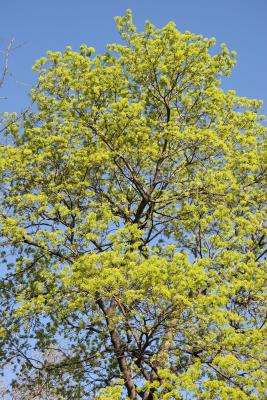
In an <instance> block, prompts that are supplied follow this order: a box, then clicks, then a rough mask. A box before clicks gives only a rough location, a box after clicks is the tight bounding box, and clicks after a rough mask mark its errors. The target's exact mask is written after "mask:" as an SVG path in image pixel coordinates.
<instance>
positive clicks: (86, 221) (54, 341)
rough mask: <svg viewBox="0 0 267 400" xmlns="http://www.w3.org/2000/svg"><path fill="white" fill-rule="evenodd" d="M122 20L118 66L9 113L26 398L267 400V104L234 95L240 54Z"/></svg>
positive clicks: (18, 353)
mask: <svg viewBox="0 0 267 400" xmlns="http://www.w3.org/2000/svg"><path fill="white" fill-rule="evenodd" d="M116 22H117V26H118V29H119V32H120V34H121V37H122V42H121V43H122V44H112V45H109V46H108V49H107V52H106V53H105V54H104V55H102V56H99V55H97V56H93V53H94V49H93V48H91V47H89V48H88V47H87V46H86V45H82V46H81V48H80V52H76V51H73V50H72V49H71V48H70V47H67V48H66V49H65V51H64V52H63V53H61V52H48V53H47V57H46V58H41V59H40V60H39V61H37V63H36V64H35V66H34V70H36V71H37V72H38V74H39V78H38V83H37V84H36V86H35V87H34V88H33V90H32V92H31V96H32V100H33V103H34V107H33V111H31V112H29V113H28V114H25V115H24V118H23V121H22V122H21V123H19V122H17V121H16V116H14V115H11V116H7V122H8V126H7V128H6V135H7V136H8V139H6V140H5V144H4V141H2V145H1V147H0V152H1V161H0V174H1V189H0V191H1V193H0V194H1V197H0V235H1V246H2V253H1V257H2V269H3V271H4V277H2V280H1V307H2V312H1V317H0V318H1V328H0V341H1V346H2V350H1V360H2V361H1V362H2V365H3V366H4V365H5V363H13V365H14V367H15V368H16V370H17V372H16V373H17V378H16V382H15V383H14V392H13V396H17V397H13V398H17V399H26V398H27V399H29V398H30V393H31V396H33V397H32V398H34V399H73V400H77V399H78V400H79V399H97V400H120V399H136V400H137V399H144V400H145V399H147V400H152V399H154V400H155V399H160V400H163V399H164V400H167V399H184V400H185V399H199V400H202V399H203V400H208V399H212V400H214V399H218V400H229V399H231V400H248V399H250V400H253V399H264V379H265V375H264V359H263V357H264V342H263V337H264V323H265V320H266V308H265V306H264V290H263V287H264V254H265V251H266V250H265V243H266V225H265V217H266V205H265V204H264V197H265V184H264V178H265V177H266V165H265V164H266V163H265V161H266V129H265V127H264V125H263V124H262V122H261V119H262V117H261V116H260V115H259V113H258V110H259V108H260V106H261V103H260V102H259V101H257V100H248V99H247V98H244V97H238V96H237V95H236V94H235V92H234V91H228V92H225V91H224V90H223V89H222V88H221V86H220V83H221V81H220V79H221V77H224V76H227V75H229V74H230V72H231V69H232V67H233V65H234V64H235V54H234V53H231V52H229V51H228V49H227V47H226V46H225V45H222V47H221V51H220V52H219V53H217V54H215V52H214V51H210V48H211V47H212V46H213V45H214V44H215V40H214V39H206V38H203V37H202V36H201V35H195V34H192V33H190V32H185V33H181V32H179V31H178V30H177V29H176V27H175V25H174V23H172V22H171V23H169V24H167V25H166V26H165V27H164V28H162V29H156V28H155V27H154V26H153V25H152V24H151V23H149V22H147V23H146V24H145V27H144V31H143V32H141V33H137V32H136V28H135V26H134V25H133V23H132V18H131V13H130V12H127V13H126V15H125V16H124V17H117V18H116ZM2 275H3V274H2ZM15 391H17V394H14V393H15ZM27 393H28V394H27ZM34 396H35V397H34Z"/></svg>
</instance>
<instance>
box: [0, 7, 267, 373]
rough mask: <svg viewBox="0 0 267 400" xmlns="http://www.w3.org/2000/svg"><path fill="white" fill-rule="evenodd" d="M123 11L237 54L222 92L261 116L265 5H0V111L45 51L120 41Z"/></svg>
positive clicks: (266, 89) (17, 107) (16, 105)
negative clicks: (255, 104)
mask: <svg viewBox="0 0 267 400" xmlns="http://www.w3.org/2000/svg"><path fill="white" fill-rule="evenodd" d="M127 8H131V9H132V11H133V17H134V22H135V24H136V25H137V27H138V29H142V26H143V24H144V21H145V20H147V19H149V20H150V21H151V22H152V23H154V24H155V25H156V26H157V27H162V26H164V25H165V24H166V23H167V22H168V21H170V20H172V21H174V22H175V23H176V25H177V28H178V29H179V30H180V31H185V30H190V31H192V32H194V33H201V34H203V35H204V36H206V37H215V38H216V39H217V43H218V45H219V44H220V43H222V42H225V43H226V44H227V45H228V47H229V48H230V49H231V50H235V51H237V65H236V66H235V68H234V70H233V74H232V75H231V76H230V77H229V78H227V80H225V81H224V82H223V87H224V88H225V89H235V90H236V91H237V94H239V95H240V96H247V97H249V98H258V99H262V100H264V107H263V112H264V113H265V115H266V114H267V78H266V74H267V23H266V17H267V0H129V1H126V0H43V1H40V0H0V50H1V51H3V50H4V48H5V46H6V45H7V44H8V43H9V41H10V40H11V39H12V38H15V44H14V46H15V47H16V46H18V47H17V49H14V51H12V53H11V54H10V60H9V61H10V65H9V72H10V74H9V76H8V77H7V79H6V81H5V84H4V86H3V87H2V88H1V89H0V98H1V97H3V96H5V97H6V99H5V100H1V99H0V112H1V111H16V112H20V111H21V110H23V109H24V108H26V107H27V105H28V104H29V103H30V100H29V97H28V96H27V93H28V92H29V90H30V88H31V86H32V85H33V84H34V82H35V80H36V78H37V76H36V74H35V73H33V72H32V70H31V67H32V65H33V64H34V62H35V60H36V59H38V58H40V57H42V56H44V55H45V53H46V51H47V50H55V51H58V50H63V49H64V48H65V47H66V46H67V45H71V46H72V47H73V49H77V50H78V49H79V46H80V44H82V43H86V44H88V46H93V47H95V49H96V53H102V52H103V51H104V50H105V45H106V44H107V43H111V42H116V41H119V40H120V38H119V35H118V33H117V31H116V27H115V23H114V19H113V18H114V16H116V15H123V14H124V13H125V10H126V9H127ZM2 61H3V53H0V64H1V62H2ZM0 71H1V70H0ZM7 376H8V377H9V378H10V377H11V375H10V374H9V373H7Z"/></svg>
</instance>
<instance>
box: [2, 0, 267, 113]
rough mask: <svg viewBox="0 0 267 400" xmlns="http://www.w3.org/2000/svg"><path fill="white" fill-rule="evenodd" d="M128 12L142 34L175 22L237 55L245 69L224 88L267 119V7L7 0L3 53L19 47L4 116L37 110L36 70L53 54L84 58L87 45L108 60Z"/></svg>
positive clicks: (216, 2) (231, 2)
mask: <svg viewBox="0 0 267 400" xmlns="http://www.w3.org/2000/svg"><path fill="white" fill-rule="evenodd" d="M127 8H131V9H132V11H133V17H134V22H135V24H136V25H137V27H138V29H142V26H143V23H144V21H145V20H147V19H149V20H150V21H151V22H152V23H154V24H155V25H156V26H157V27H162V26H164V25H165V24H166V23H167V22H168V21H170V20H172V21H174V22H175V23H176V25H177V28H178V29H179V30H180V31H184V30H190V31H192V32H194V33H201V34H203V35H204V36H206V37H215V38H216V39H217V43H218V45H219V44H220V43H222V42H225V43H226V44H227V45H228V47H229V48H230V49H231V50H235V51H237V61H238V62H237V65H236V66H235V68H234V71H233V74H232V75H231V76H230V77H229V78H227V80H226V81H225V82H224V83H223V86H224V87H225V88H226V89H235V90H236V91H237V94H239V95H240V96H247V97H249V98H259V99H262V100H264V108H263V111H264V113H265V114H267V90H266V89H267V78H266V73H267V44H266V43H267V23H266V17H267V0H129V1H125V0H94V1H93V0H75V1H74V0H44V1H40V0H39V1H38V0H0V49H1V50H2V51H3V49H4V46H5V45H7V43H8V42H9V41H10V40H11V39H12V38H15V46H19V47H18V48H17V49H15V50H14V51H13V52H12V53H11V55H10V66H9V70H10V76H9V77H8V79H7V80H6V82H5V85H4V87H2V88H1V92H0V97H3V96H5V97H7V99H6V100H0V111H17V112H19V111H20V110H22V109H23V108H24V107H26V106H27V105H28V104H29V97H28V96H27V93H28V92H29V90H30V88H31V86H32V85H33V83H34V82H35V80H36V78H37V76H36V74H35V73H33V72H32V71H31V67H32V65H33V63H34V61H35V60H36V59H38V58H40V57H42V56H44V55H45V53H46V51H47V50H55V51H58V50H63V49H64V48H65V47H66V46H67V45H71V46H72V47H73V49H77V50H78V49H79V46H80V44H82V43H86V44H88V45H89V46H93V47H95V48H96V52H97V53H101V52H103V51H104V50H105V45H106V44H107V43H110V42H114V41H119V40H120V39H119V35H118V33H117V31H116V27H115V23H114V19H113V18H114V16H116V15H123V14H124V13H125V10H126V9H127ZM1 56H3V54H0V62H2V61H3V57H1Z"/></svg>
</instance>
